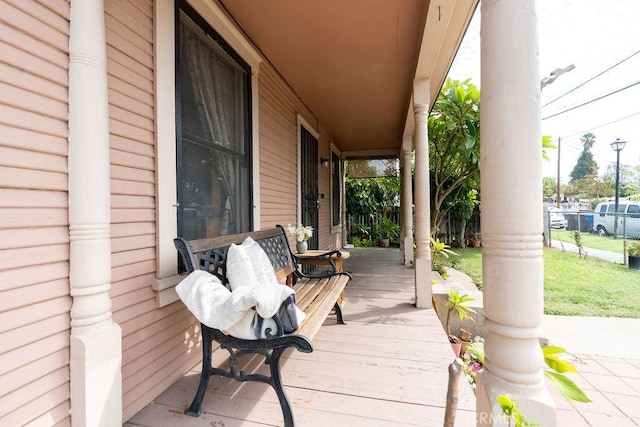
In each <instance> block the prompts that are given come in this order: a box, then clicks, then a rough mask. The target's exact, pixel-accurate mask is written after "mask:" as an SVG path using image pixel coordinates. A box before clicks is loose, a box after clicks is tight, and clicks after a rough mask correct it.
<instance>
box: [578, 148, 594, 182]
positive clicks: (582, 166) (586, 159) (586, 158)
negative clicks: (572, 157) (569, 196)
mask: <svg viewBox="0 0 640 427" xmlns="http://www.w3.org/2000/svg"><path fill="white" fill-rule="evenodd" d="M589 175H598V164H597V163H596V161H595V160H594V159H593V154H591V151H589V150H587V149H586V148H585V149H584V150H582V153H580V156H579V157H578V161H577V162H576V165H575V166H574V167H573V170H572V171H571V182H572V183H573V182H574V181H576V180H578V179H582V178H585V177H587V176H589Z"/></svg>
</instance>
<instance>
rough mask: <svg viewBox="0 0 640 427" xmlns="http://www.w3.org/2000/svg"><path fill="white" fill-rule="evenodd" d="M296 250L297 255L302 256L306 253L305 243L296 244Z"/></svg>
mask: <svg viewBox="0 0 640 427" xmlns="http://www.w3.org/2000/svg"><path fill="white" fill-rule="evenodd" d="M296 250H297V251H298V253H299V254H303V253H305V252H306V251H307V241H306V240H305V241H304V242H296Z"/></svg>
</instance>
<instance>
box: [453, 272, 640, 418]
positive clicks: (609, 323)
mask: <svg viewBox="0 0 640 427" xmlns="http://www.w3.org/2000/svg"><path fill="white" fill-rule="evenodd" d="M450 273H451V275H450V277H449V278H448V279H447V280H446V282H448V283H447V284H449V285H451V286H456V287H460V288H463V289H474V288H475V285H474V284H473V282H472V281H471V278H469V276H467V275H465V274H464V273H461V272H459V271H455V270H452V271H450ZM543 329H544V335H545V336H544V337H543V338H546V339H547V340H548V341H549V344H552V345H557V346H559V347H562V348H565V349H566V350H567V353H568V354H567V357H566V358H567V359H568V360H571V361H572V362H573V363H574V365H575V366H576V368H577V370H578V373H577V374H568V376H569V377H570V378H571V379H572V380H574V382H576V383H577V384H578V385H579V386H580V387H582V389H583V390H584V391H585V392H586V393H587V395H588V396H589V397H590V398H591V400H592V402H591V403H578V402H569V401H567V400H565V399H564V398H563V397H562V396H560V395H559V394H558V392H557V391H556V390H555V389H554V388H553V387H552V386H549V391H550V393H551V394H552V396H553V398H554V401H555V403H556V407H557V415H558V426H571V427H582V426H593V427H602V426H615V427H626V426H640V319H619V318H604V317H577V316H547V315H545V316H544V320H543ZM530 418H532V419H535V416H532V417H530Z"/></svg>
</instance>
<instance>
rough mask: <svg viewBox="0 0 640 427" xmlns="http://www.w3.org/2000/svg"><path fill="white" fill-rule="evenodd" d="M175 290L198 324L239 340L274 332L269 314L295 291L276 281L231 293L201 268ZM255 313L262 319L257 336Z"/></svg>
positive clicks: (274, 327)
mask: <svg viewBox="0 0 640 427" xmlns="http://www.w3.org/2000/svg"><path fill="white" fill-rule="evenodd" d="M176 292H177V293H178V296H179V297H180V299H181V300H182V302H184V304H185V305H186V306H187V308H188V309H189V310H190V311H191V312H192V313H193V315H194V316H195V317H196V319H198V320H199V321H200V322H201V323H203V324H205V325H207V326H209V327H210V328H214V329H220V330H221V331H223V332H225V333H226V334H228V335H231V336H234V337H236V338H241V339H257V338H264V337H265V334H264V331H265V330H266V329H267V328H270V329H271V330H272V331H275V330H276V324H275V322H274V321H273V320H272V319H271V317H272V316H274V315H275V314H276V312H277V311H278V308H280V305H281V304H282V302H283V301H284V300H285V299H287V298H288V297H289V295H291V294H293V293H294V291H293V289H291V288H290V287H288V286H284V285H280V284H277V283H276V284H273V283H261V284H260V285H258V286H240V287H237V288H236V289H235V290H234V291H233V292H231V291H229V290H228V289H227V288H226V287H225V286H224V285H222V283H221V282H220V279H218V278H217V277H216V276H214V275H213V274H211V273H208V272H206V271H203V270H196V271H194V272H193V273H191V274H189V275H188V276H187V277H186V278H185V279H183V280H182V281H181V282H180V283H179V284H178V285H177V286H176ZM254 308H255V310H254ZM257 313H260V315H261V316H262V317H264V318H265V321H264V323H263V325H262V328H261V331H260V336H258V335H257V334H256V331H255V325H256V321H257V318H256V315H257Z"/></svg>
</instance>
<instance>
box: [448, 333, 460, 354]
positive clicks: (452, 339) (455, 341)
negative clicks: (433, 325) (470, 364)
mask: <svg viewBox="0 0 640 427" xmlns="http://www.w3.org/2000/svg"><path fill="white" fill-rule="evenodd" d="M449 343H450V344H451V348H452V349H453V353H454V354H455V355H456V357H460V350H462V341H461V340H460V338H458V337H456V336H452V335H450V336H449Z"/></svg>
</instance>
